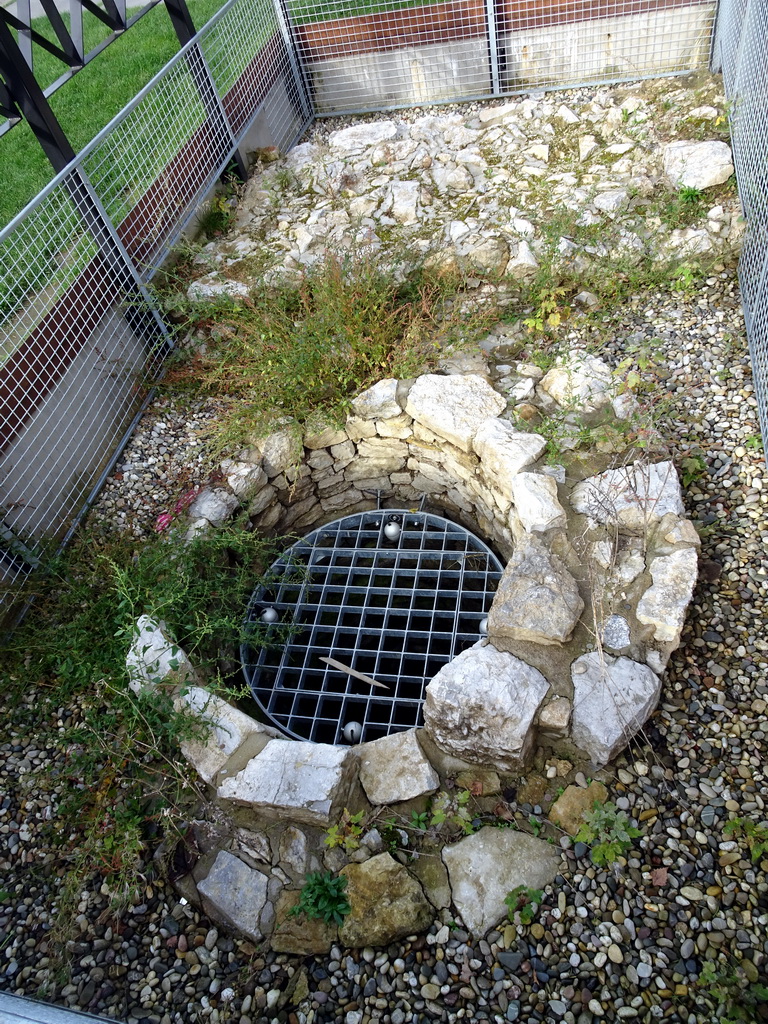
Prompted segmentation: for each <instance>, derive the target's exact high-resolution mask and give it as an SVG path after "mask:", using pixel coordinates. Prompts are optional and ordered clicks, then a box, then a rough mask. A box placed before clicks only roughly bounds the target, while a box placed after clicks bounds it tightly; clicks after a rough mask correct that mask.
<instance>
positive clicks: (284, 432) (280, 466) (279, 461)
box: [254, 418, 304, 480]
mask: <svg viewBox="0 0 768 1024" xmlns="http://www.w3.org/2000/svg"><path fill="white" fill-rule="evenodd" d="M254 445H255V447H256V449H257V451H258V452H259V453H260V454H261V459H262V465H263V467H264V470H265V472H266V474H267V476H268V477H269V478H270V480H271V479H272V478H273V477H276V476H279V475H280V474H281V473H287V472H288V471H289V470H291V469H295V467H296V466H298V465H299V464H300V462H301V460H302V458H303V456H304V449H303V445H302V436H301V428H300V427H299V425H298V423H296V421H295V420H292V419H290V418H286V419H285V420H284V421H283V423H282V424H281V427H280V429H279V430H275V431H274V432H273V433H271V434H267V435H266V436H265V437H259V438H256V439H255V440H254Z"/></svg>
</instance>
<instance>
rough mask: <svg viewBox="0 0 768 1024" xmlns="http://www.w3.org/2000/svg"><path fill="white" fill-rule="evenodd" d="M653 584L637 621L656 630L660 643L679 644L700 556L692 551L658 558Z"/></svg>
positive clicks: (640, 605) (653, 563)
mask: <svg viewBox="0 0 768 1024" xmlns="http://www.w3.org/2000/svg"><path fill="white" fill-rule="evenodd" d="M649 568H650V573H651V577H652V579H653V583H652V584H651V586H650V587H649V588H648V589H647V590H646V592H645V593H644V594H643V596H642V597H641V598H640V601H639V603H638V606H637V618H638V621H639V622H642V623H643V624H644V625H646V626H653V635H654V637H655V639H656V640H660V641H662V642H664V643H674V644H678V643H679V642H680V634H681V632H682V629H683V623H684V621H685V612H686V609H687V608H688V605H689V604H690V601H691V597H692V595H693V588H694V586H695V585H696V577H697V575H698V556H697V554H696V551H695V549H694V548H692V547H688V548H681V549H680V550H678V551H673V552H672V553H671V554H669V555H661V556H660V557H658V558H654V559H653V560H652V561H651V564H650V566H649Z"/></svg>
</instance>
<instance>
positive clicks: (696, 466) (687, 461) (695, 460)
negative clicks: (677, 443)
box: [680, 453, 707, 487]
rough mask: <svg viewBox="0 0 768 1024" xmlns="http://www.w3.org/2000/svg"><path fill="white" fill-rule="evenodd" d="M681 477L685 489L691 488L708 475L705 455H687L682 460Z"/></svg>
mask: <svg viewBox="0 0 768 1024" xmlns="http://www.w3.org/2000/svg"><path fill="white" fill-rule="evenodd" d="M680 471H681V472H680V476H681V478H682V481H683V487H690V486H691V484H693V483H696V482H697V481H698V480H701V479H702V478H703V477H705V476H706V475H707V463H706V460H705V458H704V456H703V455H700V454H698V453H696V454H693V455H686V456H685V457H684V458H682V459H680Z"/></svg>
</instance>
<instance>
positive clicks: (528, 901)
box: [504, 885, 544, 925]
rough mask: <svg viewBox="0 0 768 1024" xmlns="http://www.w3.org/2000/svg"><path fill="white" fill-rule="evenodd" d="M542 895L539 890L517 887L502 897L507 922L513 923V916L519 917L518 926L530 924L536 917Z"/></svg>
mask: <svg viewBox="0 0 768 1024" xmlns="http://www.w3.org/2000/svg"><path fill="white" fill-rule="evenodd" d="M543 896H544V893H543V892H542V891H541V889H531V888H530V887H529V886H527V885H517V886H515V888H514V889H511V890H510V891H509V892H508V893H507V895H506V896H505V897H504V902H505V903H506V905H507V913H508V915H509V920H510V921H514V917H515V914H519V915H520V924H525V925H527V924H531V923H532V922H533V919H534V918H535V917H536V914H537V912H538V909H539V906H540V904H541V900H542V897H543Z"/></svg>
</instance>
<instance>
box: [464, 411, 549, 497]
mask: <svg viewBox="0 0 768 1024" xmlns="http://www.w3.org/2000/svg"><path fill="white" fill-rule="evenodd" d="M472 447H473V448H474V450H475V452H476V453H477V454H478V455H479V456H480V464H481V466H482V468H483V472H484V473H485V475H486V476H487V478H488V480H489V481H490V482H492V484H493V487H494V489H495V490H497V491H498V492H499V493H500V494H501V495H502V496H503V497H504V498H505V499H506V500H507V501H512V500H513V490H512V483H513V481H514V479H515V477H516V476H517V474H518V473H519V472H520V471H521V470H523V469H525V467H526V466H530V465H531V464H532V463H534V462H535V461H536V460H537V459H538V458H539V456H540V455H541V453H542V452H543V451H544V449H545V448H546V447H547V442H546V440H545V439H544V438H543V437H542V436H541V434H525V433H522V432H520V431H518V430H515V429H514V427H513V426H512V425H511V424H510V423H508V422H507V421H506V420H499V419H496V418H493V419H487V420H485V421H484V422H483V423H481V424H480V426H479V428H478V430H477V432H476V434H475V437H474V440H473V442H472Z"/></svg>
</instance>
